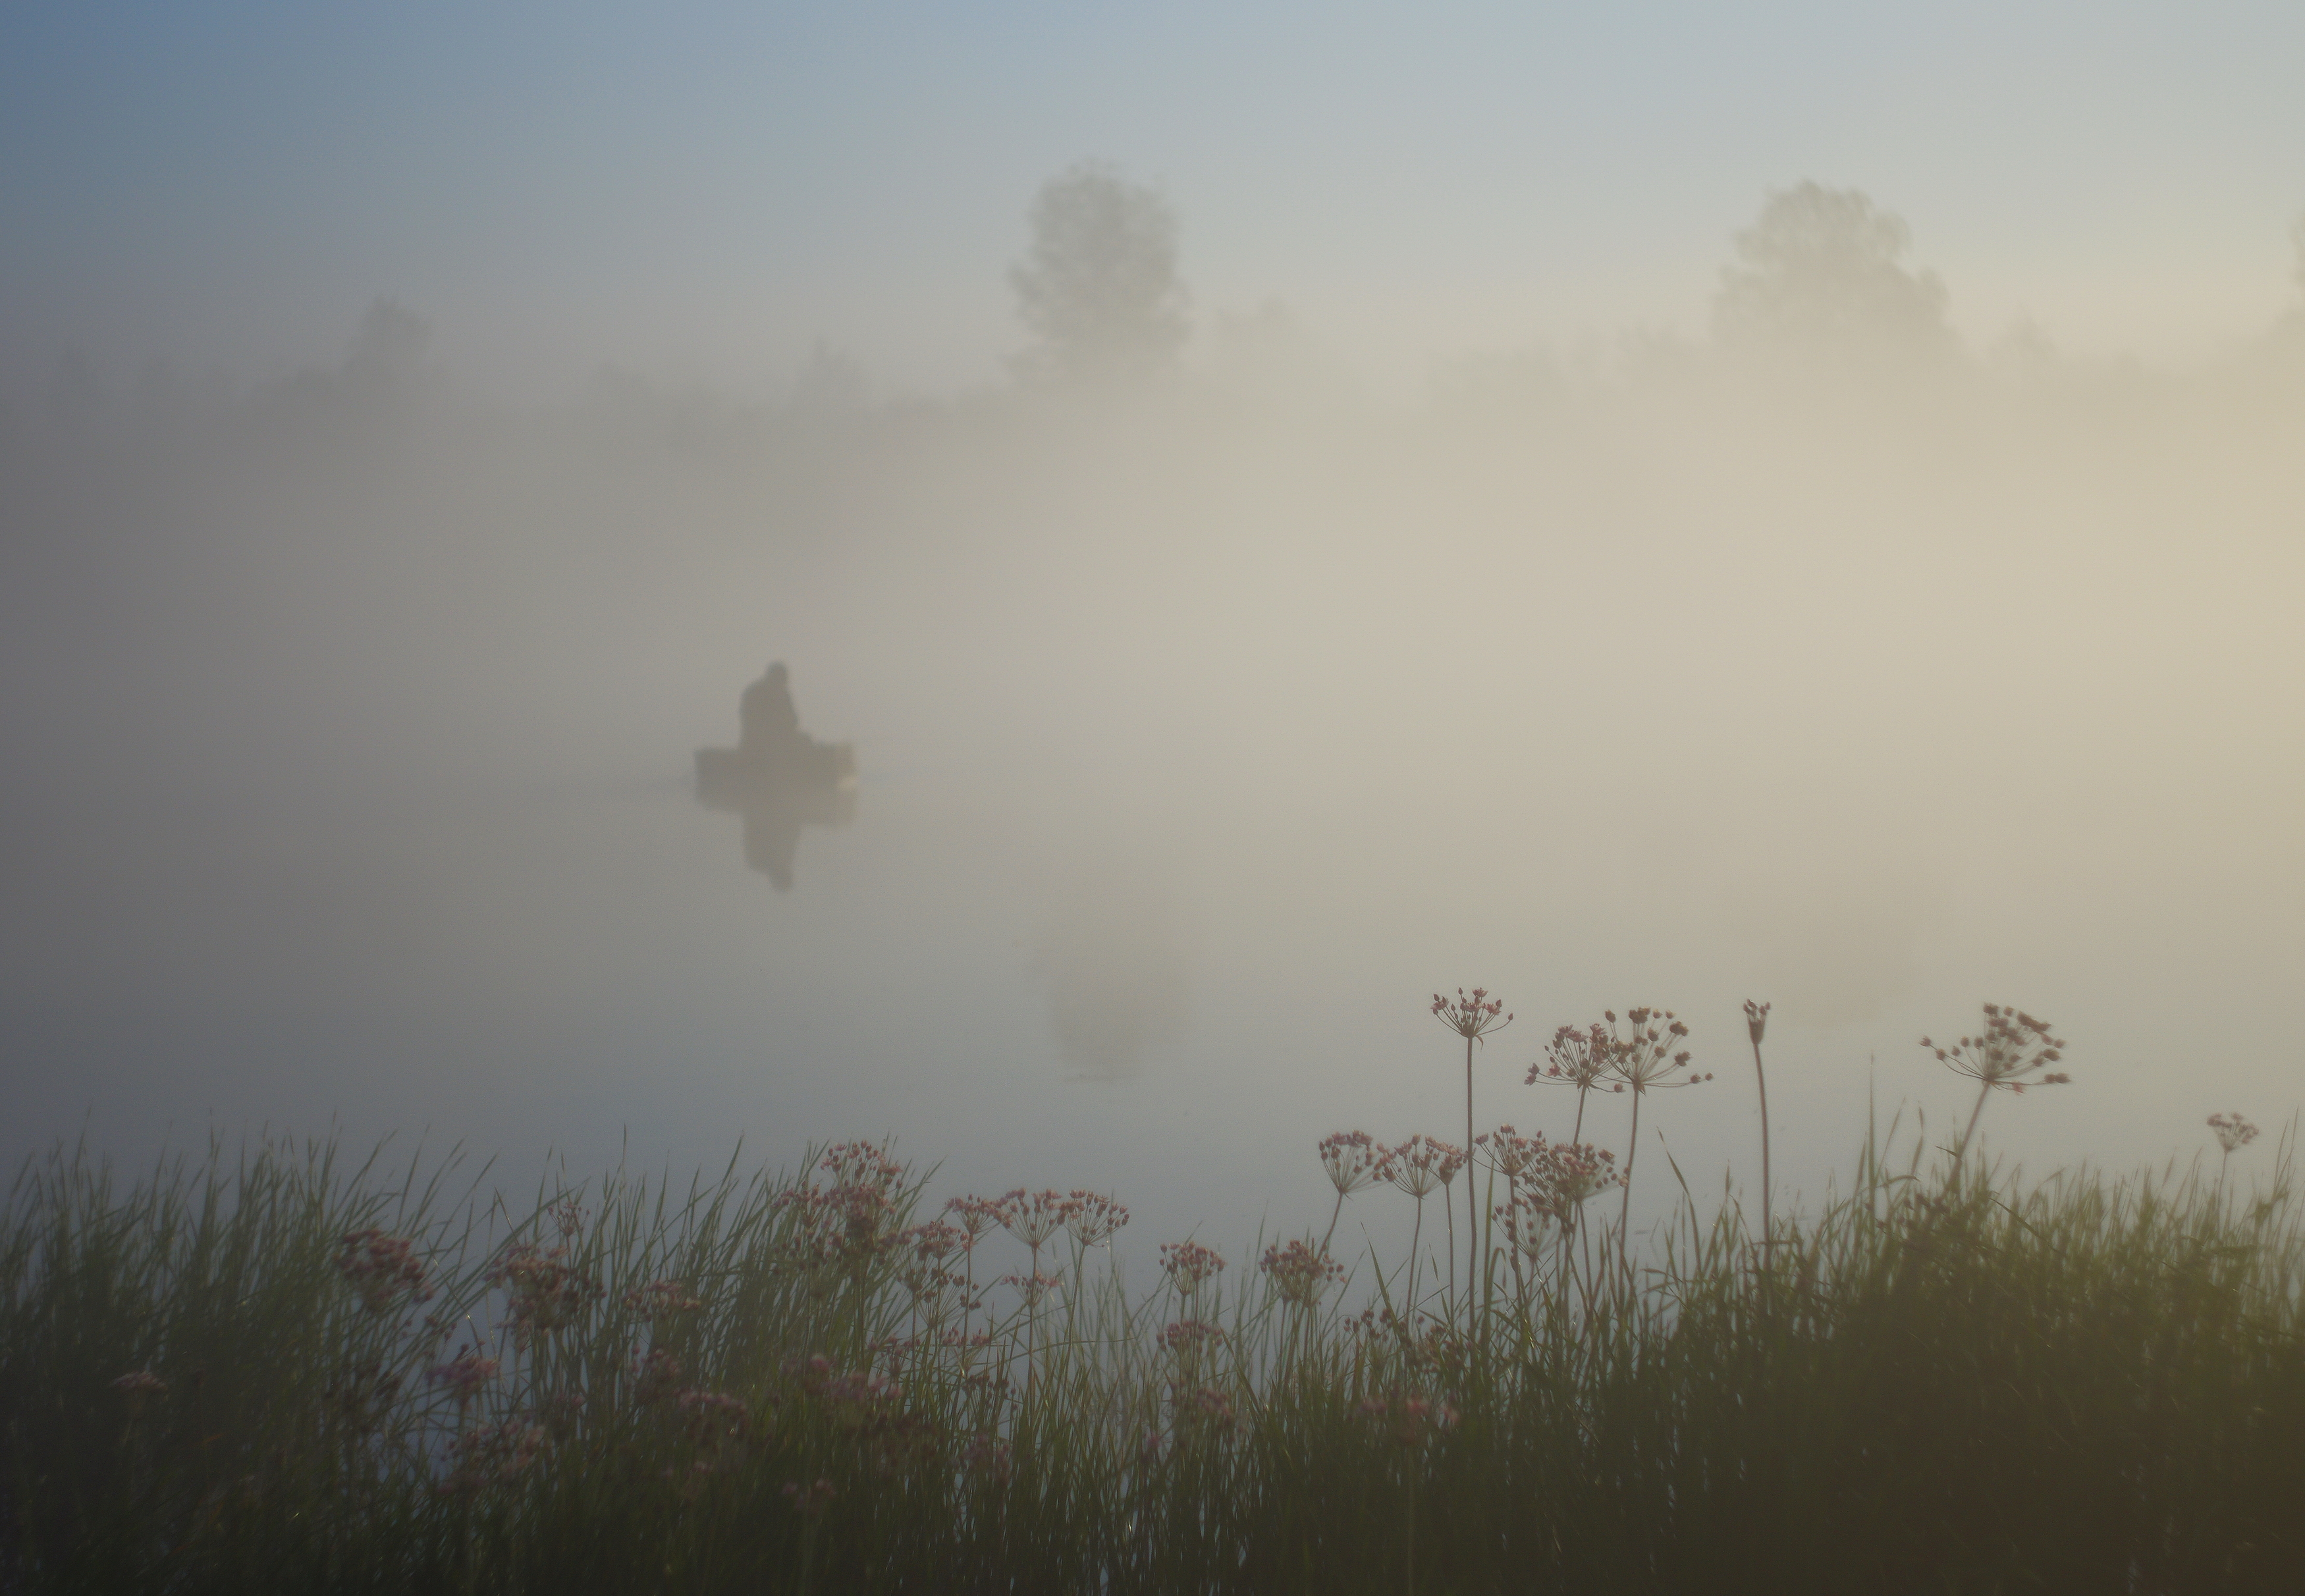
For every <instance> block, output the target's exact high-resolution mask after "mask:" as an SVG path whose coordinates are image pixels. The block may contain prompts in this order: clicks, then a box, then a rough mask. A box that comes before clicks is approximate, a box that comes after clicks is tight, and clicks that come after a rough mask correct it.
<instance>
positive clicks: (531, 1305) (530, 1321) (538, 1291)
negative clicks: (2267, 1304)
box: [488, 1242, 605, 1350]
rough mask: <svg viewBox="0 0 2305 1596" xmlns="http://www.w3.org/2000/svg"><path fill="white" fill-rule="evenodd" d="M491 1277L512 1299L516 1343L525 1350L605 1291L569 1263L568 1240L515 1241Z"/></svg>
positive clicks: (490, 1273)
mask: <svg viewBox="0 0 2305 1596" xmlns="http://www.w3.org/2000/svg"><path fill="white" fill-rule="evenodd" d="M488 1281H489V1285H491V1286H501V1287H502V1288H503V1289H504V1292H505V1295H506V1296H507V1297H509V1298H510V1299H511V1304H512V1333H513V1345H514V1346H517V1347H520V1348H522V1349H523V1350H525V1349H526V1348H527V1346H529V1344H530V1343H531V1342H532V1341H533V1340H534V1339H535V1338H536V1337H539V1336H549V1335H550V1334H551V1333H552V1332H553V1331H555V1330H557V1329H560V1328H561V1327H562V1326H564V1325H566V1324H570V1323H573V1322H574V1320H576V1319H577V1318H578V1317H579V1316H580V1315H582V1314H583V1312H584V1311H585V1310H586V1309H587V1308H589V1307H591V1304H592V1303H597V1302H599V1301H600V1298H601V1297H602V1296H603V1295H605V1293H603V1292H602V1290H601V1288H600V1284H599V1283H598V1282H597V1281H594V1280H592V1279H591V1278H589V1277H587V1276H585V1275H583V1274H581V1273H579V1272H578V1271H577V1269H576V1266H575V1265H574V1264H573V1263H571V1262H569V1261H568V1248H567V1246H566V1244H562V1245H560V1246H557V1247H551V1248H545V1247H540V1246H538V1245H537V1244H535V1243H534V1242H515V1243H514V1244H512V1245H510V1246H508V1247H506V1249H505V1250H504V1251H503V1252H501V1253H499V1254H498V1257H497V1261H496V1262H495V1263H493V1264H491V1265H490V1266H489V1272H488Z"/></svg>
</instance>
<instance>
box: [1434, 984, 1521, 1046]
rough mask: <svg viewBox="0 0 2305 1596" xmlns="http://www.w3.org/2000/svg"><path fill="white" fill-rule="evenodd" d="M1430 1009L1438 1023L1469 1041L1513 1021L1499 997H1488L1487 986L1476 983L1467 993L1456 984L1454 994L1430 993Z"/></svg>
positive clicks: (1498, 1029)
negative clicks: (1444, 995)
mask: <svg viewBox="0 0 2305 1596" xmlns="http://www.w3.org/2000/svg"><path fill="white" fill-rule="evenodd" d="M1433 1014H1436V1015H1438V1016H1439V1017H1440V1020H1441V1023H1442V1024H1444V1025H1446V1026H1448V1027H1449V1029H1450V1030H1451V1031H1455V1032H1456V1033H1457V1034H1458V1035H1459V1036H1461V1037H1463V1038H1464V1039H1465V1040H1467V1041H1471V1040H1475V1039H1476V1038H1478V1037H1481V1036H1484V1035H1485V1034H1487V1033H1488V1032H1490V1031H1502V1030H1503V1029H1504V1028H1505V1027H1506V1026H1508V1025H1510V1024H1511V1023H1512V1021H1513V1017H1512V1016H1511V1015H1510V1014H1506V1013H1505V1006H1504V1003H1503V1001H1502V1000H1501V999H1500V998H1494V997H1490V996H1489V989H1487V988H1486V987H1475V988H1474V989H1473V991H1472V995H1471V996H1470V997H1467V996H1466V993H1465V989H1464V988H1462V987H1459V988H1458V989H1457V995H1456V997H1442V996H1441V994H1440V993H1438V992H1435V993H1433Z"/></svg>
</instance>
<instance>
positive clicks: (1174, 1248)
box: [1161, 1242, 1225, 1296]
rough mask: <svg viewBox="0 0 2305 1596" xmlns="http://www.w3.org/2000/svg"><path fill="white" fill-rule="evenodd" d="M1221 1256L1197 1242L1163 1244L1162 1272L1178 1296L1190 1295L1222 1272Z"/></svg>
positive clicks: (1223, 1262) (1222, 1261)
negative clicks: (1175, 1289)
mask: <svg viewBox="0 0 2305 1596" xmlns="http://www.w3.org/2000/svg"><path fill="white" fill-rule="evenodd" d="M1224 1266H1225V1261H1224V1256H1223V1254H1221V1253H1220V1252H1218V1251H1217V1250H1216V1249H1215V1248H1214V1247H1204V1246H1203V1245H1201V1244H1200V1243H1198V1242H1162V1243H1161V1271H1162V1272H1163V1273H1164V1274H1166V1275H1167V1276H1168V1277H1169V1283H1170V1285H1172V1286H1175V1287H1176V1288H1177V1295H1179V1296H1190V1295H1193V1294H1194V1293H1195V1292H1196V1291H1198V1290H1199V1289H1200V1288H1201V1286H1202V1285H1203V1284H1204V1282H1206V1281H1208V1280H1211V1279H1213V1278H1215V1276H1216V1274H1217V1271H1218V1270H1220V1269H1223V1268H1224Z"/></svg>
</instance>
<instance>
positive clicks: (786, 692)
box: [696, 661, 856, 892]
mask: <svg viewBox="0 0 2305 1596" xmlns="http://www.w3.org/2000/svg"><path fill="white" fill-rule="evenodd" d="M737 725H738V729H737V738H736V747H734V748H700V749H698V750H697V751H696V797H697V801H698V802H701V803H702V804H703V805H704V806H705V807H706V808H707V809H717V810H724V811H731V812H734V813H736V814H739V815H742V816H743V817H744V862H745V863H746V864H748V865H750V866H751V867H752V868H753V869H754V870H759V871H760V872H761V873H762V874H763V875H765V876H767V877H768V878H769V879H770V882H772V883H773V884H774V885H775V887H776V889H777V890H778V892H789V891H791V890H792V882H793V855H794V854H795V852H797V850H798V849H799V846H800V831H801V828H802V827H803V826H804V825H810V826H840V825H846V823H847V822H848V820H849V819H851V818H853V817H854V816H855V812H856V752H855V749H853V748H851V747H850V746H849V745H848V744H847V743H819V742H818V741H817V740H816V739H815V738H813V737H812V736H810V735H808V734H806V733H805V732H804V731H802V730H801V729H800V712H799V711H798V710H796V709H794V708H793V700H792V684H791V681H790V678H789V677H788V675H787V672H786V670H785V667H784V665H783V663H782V662H781V661H779V662H778V663H777V664H774V665H771V666H769V668H768V670H767V671H766V672H765V673H764V674H763V675H761V679H760V680H759V681H757V682H755V683H753V684H752V685H751V686H749V687H747V688H745V689H744V697H743V698H742V699H741V700H738V702H737Z"/></svg>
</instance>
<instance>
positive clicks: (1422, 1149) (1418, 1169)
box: [1376, 1135, 1465, 1201]
mask: <svg viewBox="0 0 2305 1596" xmlns="http://www.w3.org/2000/svg"><path fill="white" fill-rule="evenodd" d="M1463 1167H1465V1151H1464V1149H1462V1148H1460V1147H1457V1146H1454V1145H1452V1144H1451V1143H1450V1142H1442V1141H1441V1140H1439V1139H1438V1138H1437V1137H1433V1136H1425V1135H1416V1136H1411V1137H1410V1138H1409V1139H1408V1141H1406V1142H1400V1143H1399V1144H1397V1145H1395V1146H1392V1147H1387V1148H1383V1149H1382V1156H1381V1157H1380V1158H1379V1159H1377V1163H1376V1177H1377V1178H1378V1179H1379V1180H1386V1181H1391V1183H1392V1184H1394V1185H1396V1186H1399V1188H1400V1189H1401V1190H1402V1191H1404V1192H1406V1193H1408V1194H1409V1195H1410V1196H1411V1197H1414V1198H1416V1199H1417V1200H1418V1201H1423V1200H1424V1199H1425V1198H1426V1197H1428V1196H1430V1195H1431V1194H1432V1193H1433V1192H1434V1191H1435V1190H1436V1189H1438V1188H1439V1187H1442V1186H1445V1185H1447V1184H1449V1183H1450V1181H1452V1180H1455V1179H1456V1178H1457V1172H1458V1171H1459V1169H1462V1168H1463Z"/></svg>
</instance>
